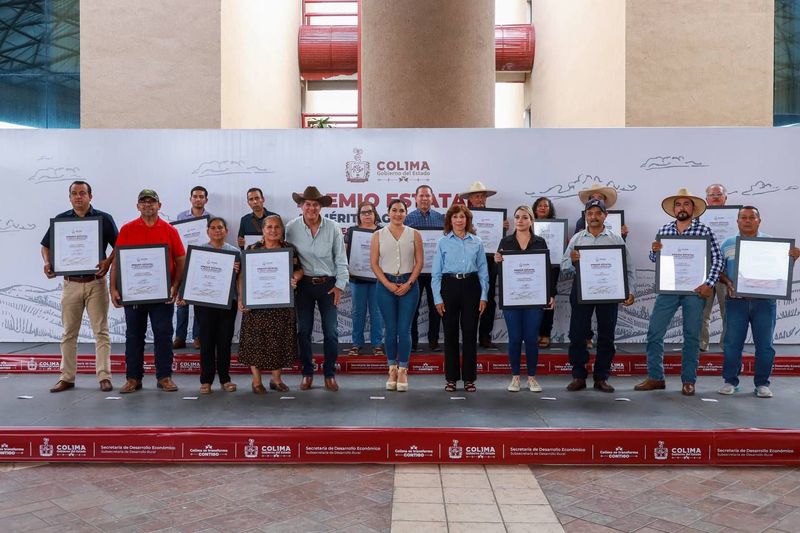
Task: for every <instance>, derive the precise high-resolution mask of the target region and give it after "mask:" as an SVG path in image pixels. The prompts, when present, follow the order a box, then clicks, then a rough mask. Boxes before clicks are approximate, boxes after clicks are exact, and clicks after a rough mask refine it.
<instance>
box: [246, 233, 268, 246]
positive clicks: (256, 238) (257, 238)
mask: <svg viewBox="0 0 800 533" xmlns="http://www.w3.org/2000/svg"><path fill="white" fill-rule="evenodd" d="M263 238H264V236H263V235H261V234H258V235H245V236H244V247H245V248H247V247H248V246H250V245H251V244H255V243H257V242H261V239H263Z"/></svg>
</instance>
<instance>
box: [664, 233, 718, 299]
mask: <svg viewBox="0 0 800 533" xmlns="http://www.w3.org/2000/svg"><path fill="white" fill-rule="evenodd" d="M677 222H678V221H677V220H673V221H672V222H670V223H669V224H664V225H663V226H661V229H660V230H658V233H656V236H659V235H686V236H689V237H708V239H709V240H710V241H711V268H710V269H709V271H708V278H706V281H705V282H704V283H705V284H706V285H708V286H709V287H713V286H714V285H715V284H716V283H717V280H718V279H719V274H720V272H722V268H723V266H724V265H725V261H724V260H723V258H722V253H721V252H720V250H719V244H718V243H717V237H716V236H715V235H714V232H713V231H711V228H709V227H708V226H706V225H705V224H703V223H702V222H700V220H699V219H697V218H694V219H692V224H691V225H690V226H689V227H688V228H686V231H684V232H683V233H680V232H679V231H678V225H677ZM650 261H652V262H653V263H655V262H656V253H655V252H654V251H652V250H650Z"/></svg>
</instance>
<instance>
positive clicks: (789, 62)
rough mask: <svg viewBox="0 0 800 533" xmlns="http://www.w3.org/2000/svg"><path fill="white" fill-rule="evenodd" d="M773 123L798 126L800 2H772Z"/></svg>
mask: <svg viewBox="0 0 800 533" xmlns="http://www.w3.org/2000/svg"><path fill="white" fill-rule="evenodd" d="M774 91H775V97H774V103H773V124H774V125H775V126H787V125H791V124H798V125H800V3H798V2H796V1H795V0H775V88H774Z"/></svg>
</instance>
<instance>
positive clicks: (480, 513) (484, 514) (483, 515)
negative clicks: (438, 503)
mask: <svg viewBox="0 0 800 533" xmlns="http://www.w3.org/2000/svg"><path fill="white" fill-rule="evenodd" d="M445 505H446V506H447V521H448V522H449V523H451V524H452V523H455V522H495V523H502V522H503V517H502V516H500V511H499V510H498V509H497V505H495V504H493V503H491V504H487V503H446V504H445Z"/></svg>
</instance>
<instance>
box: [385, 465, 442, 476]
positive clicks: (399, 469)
mask: <svg viewBox="0 0 800 533" xmlns="http://www.w3.org/2000/svg"><path fill="white" fill-rule="evenodd" d="M394 471H395V474H399V473H403V474H438V473H439V465H395V467H394Z"/></svg>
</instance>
